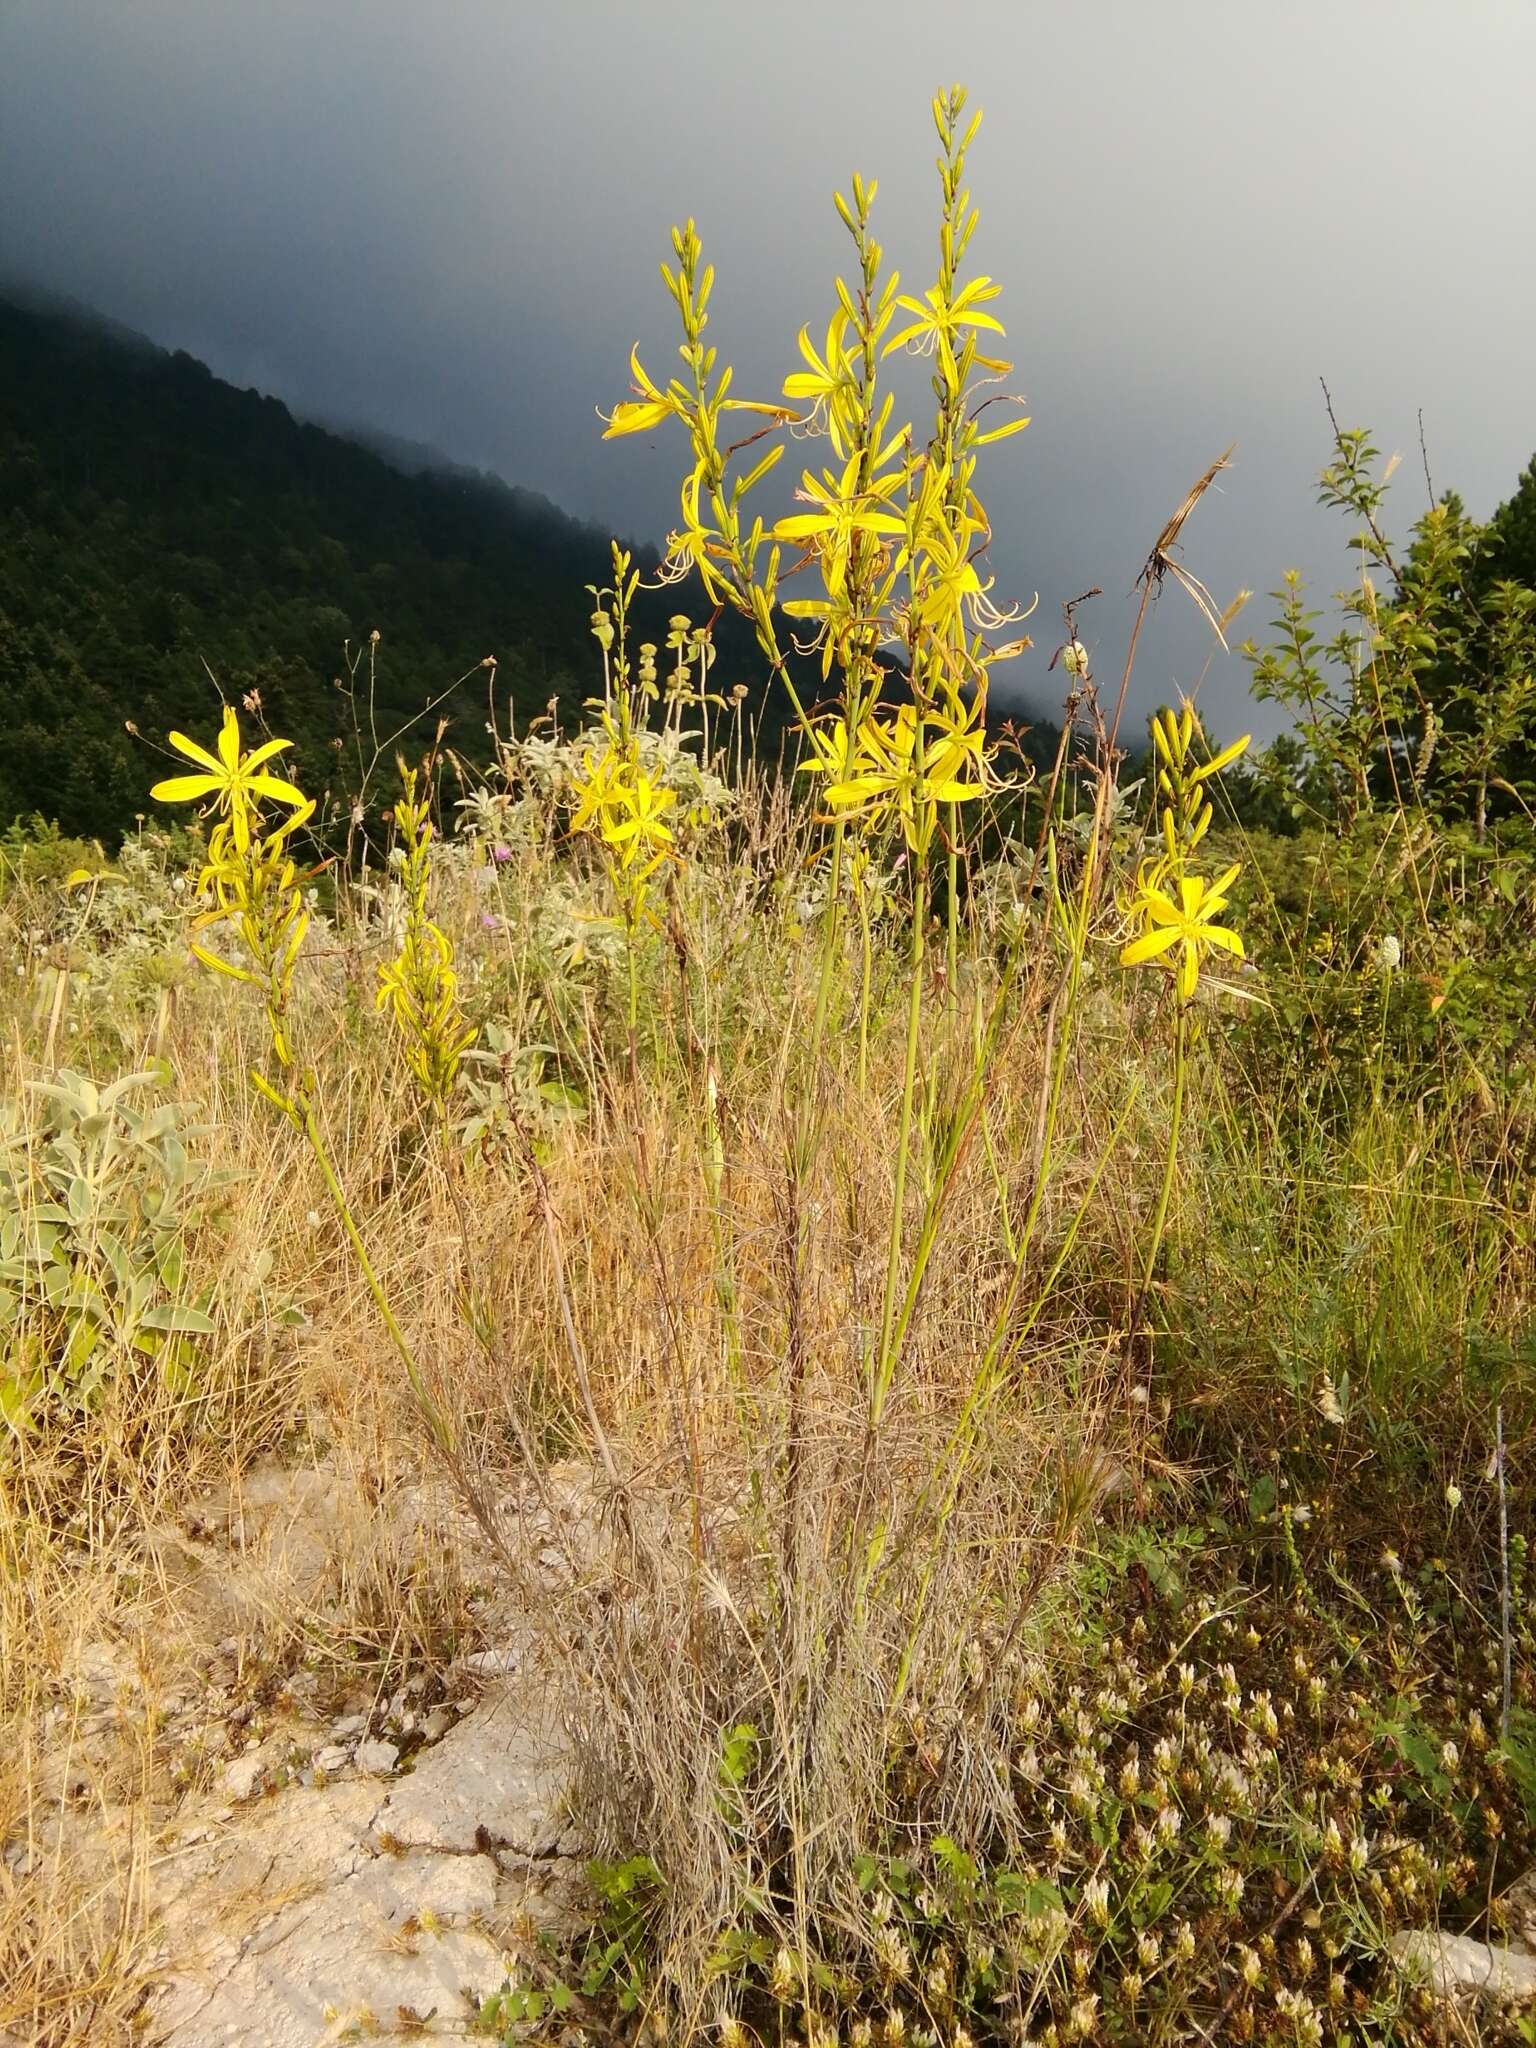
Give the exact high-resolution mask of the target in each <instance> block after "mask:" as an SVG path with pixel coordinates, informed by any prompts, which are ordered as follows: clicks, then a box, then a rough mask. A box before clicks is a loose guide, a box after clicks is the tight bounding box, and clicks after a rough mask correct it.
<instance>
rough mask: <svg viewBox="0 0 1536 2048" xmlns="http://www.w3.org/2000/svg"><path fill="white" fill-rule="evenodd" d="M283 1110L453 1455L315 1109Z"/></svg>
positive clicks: (413, 1384)
mask: <svg viewBox="0 0 1536 2048" xmlns="http://www.w3.org/2000/svg"><path fill="white" fill-rule="evenodd" d="M274 1094H275V1091H274ZM280 1107H281V1108H282V1109H283V1110H284V1112H285V1114H286V1115H287V1117H288V1119H289V1121H290V1122H291V1123H292V1124H293V1125H294V1127H295V1129H297V1130H298V1131H300V1132H301V1133H302V1135H303V1137H304V1139H305V1142H306V1143H307V1144H308V1146H309V1149H310V1151H311V1152H312V1153H313V1154H314V1156H315V1160H316V1163H317V1164H318V1166H319V1168H320V1172H321V1174H322V1175H323V1177H324V1180H325V1185H326V1188H327V1190H328V1191H329V1193H330V1197H331V1202H332V1205H333V1207H334V1208H335V1210H336V1214H337V1215H338V1216H339V1217H340V1218H341V1227H342V1229H343V1230H344V1231H345V1232H346V1234H347V1240H348V1242H349V1243H350V1244H351V1246H352V1253H353V1256H354V1257H355V1258H356V1260H357V1264H358V1269H359V1271H360V1272H361V1273H362V1276H363V1279H364V1280H365V1281H366V1282H367V1286H368V1292H369V1293H370V1294H371V1295H372V1296H373V1302H374V1307H375V1308H377V1310H378V1312H379V1316H380V1319H381V1321H382V1322H383V1324H384V1327H385V1329H386V1330H387V1331H388V1332H389V1335H390V1338H391V1340H392V1342H393V1344H394V1347H395V1349H396V1350H397V1351H398V1352H399V1354H400V1358H401V1362H402V1363H403V1365H404V1366H405V1376H406V1379H407V1380H408V1381H409V1382H410V1388H411V1394H412V1396H413V1398H414V1399H415V1402H416V1406H417V1408H418V1409H419V1410H420V1412H421V1416H422V1419H423V1421H424V1422H425V1423H426V1425H427V1427H428V1429H430V1430H431V1432H432V1437H433V1440H434V1442H435V1443H436V1444H437V1446H438V1448H439V1450H441V1451H443V1452H445V1453H447V1452H451V1451H452V1449H453V1432H452V1431H451V1429H450V1428H449V1426H448V1420H447V1417H446V1416H445V1415H444V1414H443V1411H442V1410H441V1408H439V1407H438V1405H437V1403H436V1401H435V1400H434V1399H433V1398H432V1395H431V1392H430V1391H429V1389H428V1387H427V1383H426V1379H425V1377H424V1376H423V1374H422V1370H421V1367H420V1366H419V1365H418V1364H417V1362H416V1354H415V1352H414V1351H413V1350H412V1349H411V1344H410V1339H409V1338H408V1337H407V1336H406V1334H405V1332H404V1330H402V1329H401V1327H400V1324H399V1322H398V1321H397V1320H396V1317H395V1312H394V1310H393V1309H392V1308H391V1307H390V1305H389V1296H388V1295H387V1294H386V1293H385V1291H384V1283H383V1281H382V1280H380V1278H379V1276H378V1273H377V1271H376V1270H375V1267H374V1263H373V1260H372V1259H371V1258H370V1257H369V1256H368V1247H367V1245H365V1244H364V1242H363V1236H362V1232H361V1231H360V1230H359V1229H358V1227H357V1219H356V1217H355V1216H354V1215H353V1213H352V1205H351V1203H350V1202H349V1201H348V1200H347V1195H346V1190H345V1189H344V1188H343V1187H342V1185H341V1181H340V1179H339V1177H338V1175H337V1172H336V1169H335V1167H334V1166H333V1165H332V1164H331V1155H330V1152H329V1150H328V1148H327V1146H326V1142H325V1138H324V1136H323V1135H322V1133H321V1130H320V1126H319V1124H318V1123H317V1122H316V1120H315V1112H314V1109H313V1108H312V1107H311V1105H310V1103H309V1101H308V1099H307V1096H305V1095H301V1096H300V1097H299V1099H298V1100H295V1099H294V1098H293V1097H292V1096H288V1097H284V1098H283V1099H282V1100H281V1103H280Z"/></svg>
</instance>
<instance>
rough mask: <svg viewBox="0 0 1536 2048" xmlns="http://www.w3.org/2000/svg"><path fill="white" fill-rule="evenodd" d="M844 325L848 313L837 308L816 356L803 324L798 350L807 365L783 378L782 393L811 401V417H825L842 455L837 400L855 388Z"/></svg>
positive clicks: (844, 453)
mask: <svg viewBox="0 0 1536 2048" xmlns="http://www.w3.org/2000/svg"><path fill="white" fill-rule="evenodd" d="M847 328H848V316H847V314H846V313H844V312H843V311H842V310H841V309H839V310H838V311H837V312H836V313H834V314H833V315H832V318H831V320H830V321H829V322H828V325H827V348H826V354H825V356H824V357H823V356H819V355H817V353H816V350H815V349H814V348H813V347H812V345H811V337H810V331H809V329H807V328H804V327H802V328H801V330H800V353H801V355H802V356H804V358H805V360H806V363H807V365H808V367H807V368H806V369H804V370H794V371H792V372H791V373H790V375H789V376H787V377H786V378H785V379H784V396H785V397H786V398H798V399H809V400H810V402H811V418H812V420H813V421H816V420H820V419H823V418H824V419H825V420H826V423H827V432H828V433H829V434H830V436H831V439H832V446H833V448H834V449H835V450H836V451H837V453H838V455H840V456H843V457H846V455H847V453H848V450H847V448H846V447H845V446H844V444H843V436H842V432H841V430H840V423H839V420H838V401H839V400H840V398H842V397H843V396H845V395H846V394H848V393H851V392H852V391H854V389H855V388H856V387H855V383H854V376H853V371H852V368H851V367H850V365H849V362H848V358H847V356H846V354H845V353H844V350H843V336H844V334H845V333H846V332H847Z"/></svg>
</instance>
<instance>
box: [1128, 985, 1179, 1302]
mask: <svg viewBox="0 0 1536 2048" xmlns="http://www.w3.org/2000/svg"><path fill="white" fill-rule="evenodd" d="M1188 1068H1189V1004H1188V1003H1185V1002H1181V1003H1180V1004H1179V1008H1178V1022H1177V1024H1176V1026H1175V1029H1174V1037H1173V1110H1172V1113H1171V1114H1170V1116H1169V1119H1168V1156H1167V1158H1166V1159H1165V1160H1164V1162H1163V1184H1162V1187H1161V1188H1160V1189H1159V1190H1158V1196H1157V1209H1156V1211H1155V1212H1154V1214H1153V1217H1152V1235H1151V1237H1150V1238H1149V1239H1148V1241H1147V1259H1146V1265H1145V1267H1144V1269H1143V1271H1142V1276H1141V1291H1140V1293H1139V1295H1138V1296H1137V1299H1136V1314H1135V1316H1134V1317H1133V1318H1132V1328H1133V1331H1134V1328H1135V1326H1136V1325H1137V1324H1139V1323H1140V1321H1141V1317H1142V1311H1143V1310H1144V1309H1145V1307H1146V1301H1147V1294H1148V1291H1149V1290H1150V1288H1151V1286H1152V1275H1153V1273H1154V1271H1155V1270H1156V1267H1157V1255H1158V1253H1159V1252H1160V1251H1161V1250H1162V1244H1163V1232H1164V1230H1165V1229H1166V1227H1167V1223H1168V1203H1169V1200H1170V1199H1171V1197H1172V1194H1173V1176H1174V1173H1175V1171H1176V1169H1177V1167H1178V1162H1179V1134H1180V1130H1181V1128H1182V1126H1183V1122H1184V1083H1185V1079H1186V1076H1187V1073H1188Z"/></svg>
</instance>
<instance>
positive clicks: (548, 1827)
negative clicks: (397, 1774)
mask: <svg viewBox="0 0 1536 2048" xmlns="http://www.w3.org/2000/svg"><path fill="white" fill-rule="evenodd" d="M521 1704H522V1708H523V1710H524V1711H526V1708H527V1705H528V1703H527V1702H526V1701H525V1702H522V1703H521ZM564 1789H565V1774H564V1772H563V1770H562V1769H561V1767H560V1764H559V1762H558V1749H557V1744H556V1740H555V1737H554V1735H553V1732H552V1731H551V1730H549V1729H548V1728H547V1727H546V1728H542V1729H541V1728H540V1727H539V1726H538V1725H537V1723H530V1722H529V1721H528V1720H525V1719H524V1718H523V1712H520V1711H519V1710H518V1705H517V1703H515V1702H513V1701H512V1700H511V1699H510V1698H509V1699H508V1700H506V1701H500V1700H498V1701H497V1702H496V1703H495V1704H494V1705H491V1706H488V1707H486V1708H483V1709H482V1710H481V1711H480V1712H479V1713H477V1714H474V1715H472V1716H471V1717H470V1718H469V1719H467V1720H464V1721H461V1722H460V1723H459V1725H458V1727H457V1728H454V1729H451V1730H450V1731H449V1733H448V1734H447V1735H445V1736H444V1737H443V1739H442V1741H441V1742H439V1743H438V1744H437V1745H436V1747H435V1748H432V1749H427V1750H422V1751H419V1752H418V1754H417V1760H416V1768H415V1769H414V1771H412V1772H411V1773H410V1775H409V1776H408V1777H404V1778H401V1779H400V1780H399V1782H398V1784H397V1785H396V1786H395V1788H394V1789H393V1791H391V1793H390V1795H389V1798H388V1799H387V1800H386V1801H385V1802H384V1805H383V1807H382V1809H381V1810H380V1812H379V1815H378V1818H377V1819H376V1820H375V1822H374V1835H375V1838H376V1839H377V1840H378V1841H380V1842H382V1843H385V1844H387V1845H390V1846H398V1847H400V1848H404V1849H415V1848H424V1849H438V1850H447V1851H451V1852H454V1853H456V1854H460V1855H465V1854H469V1853H471V1852H473V1851H475V1850H480V1849H516V1850H521V1851H522V1852H523V1853H524V1854H525V1855H528V1856H547V1855H549V1854H550V1853H551V1852H552V1851H553V1850H554V1848H555V1846H556V1844H557V1843H558V1842H559V1841H560V1839H561V1836H562V1834H563V1833H564V1832H565V1822H564V1818H563V1816H562V1812H561V1802H562V1797H563V1793H564Z"/></svg>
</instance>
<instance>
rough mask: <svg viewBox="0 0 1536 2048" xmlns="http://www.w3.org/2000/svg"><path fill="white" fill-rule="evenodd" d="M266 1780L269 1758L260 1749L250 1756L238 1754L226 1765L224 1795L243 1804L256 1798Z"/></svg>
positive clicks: (223, 1781)
mask: <svg viewBox="0 0 1536 2048" xmlns="http://www.w3.org/2000/svg"><path fill="white" fill-rule="evenodd" d="M266 1781H267V1760H266V1758H265V1757H264V1756H263V1755H262V1754H261V1753H260V1751H259V1750H256V1751H252V1753H251V1754H250V1755H249V1756H237V1757H236V1758H235V1760H234V1762H233V1763H232V1764H226V1765H225V1766H224V1777H223V1780H222V1784H223V1791H224V1797H225V1798H226V1799H233V1800H234V1801H235V1802H236V1804H237V1805H239V1804H243V1803H244V1801H246V1800H247V1799H254V1798H255V1797H256V1794H257V1793H258V1792H259V1791H260V1790H261V1788H262V1786H263V1785H264V1784H265V1783H266Z"/></svg>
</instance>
